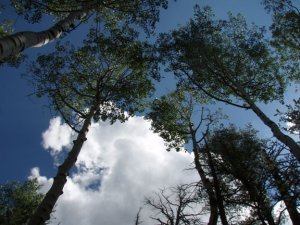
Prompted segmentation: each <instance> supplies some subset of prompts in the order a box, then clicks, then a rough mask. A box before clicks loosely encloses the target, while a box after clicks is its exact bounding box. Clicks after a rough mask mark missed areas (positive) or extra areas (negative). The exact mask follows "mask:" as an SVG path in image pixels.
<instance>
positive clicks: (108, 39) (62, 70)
mask: <svg viewBox="0 0 300 225" xmlns="http://www.w3.org/2000/svg"><path fill="white" fill-rule="evenodd" d="M95 32H96V31H95V30H91V32H90V36H89V39H87V40H86V41H85V43H84V46H83V47H80V48H77V49H76V48H75V47H73V46H71V45H59V44H58V45H57V46H56V52H54V53H51V54H48V55H41V56H39V57H38V59H37V61H36V63H33V64H32V65H31V66H30V67H29V71H30V72H31V73H32V76H31V77H29V79H31V81H32V82H33V85H34V87H35V94H36V95H37V96H44V95H46V96H48V97H49V99H50V104H51V106H52V108H53V109H54V110H55V111H58V112H59V113H60V114H61V115H62V116H63V117H64V119H65V121H66V122H67V123H68V124H69V125H70V126H72V127H73V128H74V129H76V126H77V124H78V122H80V119H84V118H85V116H86V113H87V112H88V109H89V108H90V107H92V106H94V105H95V104H96V106H95V107H97V111H96V113H95V115H94V119H95V120H96V121H97V120H99V119H100V120H103V121H105V120H109V121H110V122H111V123H113V122H115V121H116V120H120V121H125V120H126V119H127V118H128V116H131V115H133V113H134V112H136V111H139V110H143V104H144V103H143V101H142V99H143V98H145V97H147V96H148V94H149V92H151V91H152V89H153V87H152V83H151V74H150V73H151V72H148V71H149V68H150V67H151V66H152V65H151V63H152V60H151V57H148V55H147V54H146V53H145V51H144V50H146V49H147V48H148V47H149V46H148V45H147V44H146V43H142V42H139V41H135V35H134V33H132V32H129V31H128V33H127V34H125V33H124V32H123V33H122V34H123V36H122V38H120V37H119V36H115V35H111V36H104V35H102V34H98V35H97V36H95V35H94V33H95ZM125 35H126V36H125ZM53 68H55V69H53ZM99 105H100V107H99ZM125 111H126V112H125Z"/></svg>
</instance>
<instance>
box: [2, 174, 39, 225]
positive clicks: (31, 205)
mask: <svg viewBox="0 0 300 225" xmlns="http://www.w3.org/2000/svg"><path fill="white" fill-rule="evenodd" d="M39 188H40V185H39V184H38V182H37V180H28V181H26V182H24V183H20V182H9V183H6V184H2V185H1V186H0V224H3V225H23V224H26V223H27V222H28V220H29V218H30V217H31V216H32V214H33V213H34V210H35V209H36V208H37V206H38V205H39V203H40V202H41V201H42V198H43V195H42V194H40V193H39Z"/></svg>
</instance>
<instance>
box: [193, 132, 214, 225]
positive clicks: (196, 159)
mask: <svg viewBox="0 0 300 225" xmlns="http://www.w3.org/2000/svg"><path fill="white" fill-rule="evenodd" d="M192 141H193V152H194V162H195V167H196V170H197V172H198V174H199V176H200V179H201V181H202V182H203V186H204V188H205V191H206V193H207V195H208V198H209V205H210V216H209V222H208V224H207V225H217V222H218V204H217V199H216V196H215V193H214V190H213V186H212V184H211V183H210V181H209V180H208V179H207V177H206V175H205V172H204V170H203V169H202V166H201V163H200V155H199V146H198V144H197V142H196V137H195V133H194V131H192Z"/></svg>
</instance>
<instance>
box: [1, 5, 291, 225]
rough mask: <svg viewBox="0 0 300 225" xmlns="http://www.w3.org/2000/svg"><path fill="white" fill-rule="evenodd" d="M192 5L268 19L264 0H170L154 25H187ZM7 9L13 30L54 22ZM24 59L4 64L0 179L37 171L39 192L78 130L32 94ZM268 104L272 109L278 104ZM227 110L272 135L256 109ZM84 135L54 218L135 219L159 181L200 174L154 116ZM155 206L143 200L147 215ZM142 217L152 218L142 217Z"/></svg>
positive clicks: (76, 36)
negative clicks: (167, 141)
mask: <svg viewBox="0 0 300 225" xmlns="http://www.w3.org/2000/svg"><path fill="white" fill-rule="evenodd" d="M195 4H199V5H200V6H204V5H207V4H209V5H210V6H211V7H212V8H213V10H214V12H215V14H216V16H217V17H218V18H226V15H227V12H228V11H229V10H230V11H232V12H233V13H234V14H235V13H238V12H240V13H242V14H243V15H244V16H245V17H246V18H247V20H248V21H249V22H255V23H256V24H258V25H266V26H268V24H270V16H269V15H267V14H266V13H265V11H264V9H263V7H262V6H261V5H260V1H259V0H251V1H249V0H221V1H220V0H210V1H209V0H205V1H204V0H178V1H177V2H170V5H169V8H168V10H166V11H162V12H161V19H160V22H159V23H158V24H157V28H156V32H157V33H159V32H167V31H168V30H170V29H174V28H176V27H178V26H179V25H180V24H182V25H184V24H185V23H186V22H187V21H188V19H189V18H191V17H192V15H193V6H194V5H195ZM3 16H7V17H10V18H13V19H14V18H15V19H17V22H16V24H15V31H23V30H42V29H46V28H47V27H49V26H50V24H51V23H52V22H51V20H49V19H47V20H45V21H43V23H41V24H37V25H31V24H26V23H25V21H23V19H22V18H21V17H17V16H15V15H14V14H13V12H12V11H11V10H7V11H5V12H3ZM83 35H84V33H83V30H80V29H79V30H77V31H74V32H72V33H70V34H69V35H68V36H67V37H66V39H68V40H70V41H73V42H78V41H79V40H80V39H81V37H82V36H83ZM53 46H54V43H51V44H49V45H48V46H47V47H43V48H35V49H29V50H27V51H26V53H27V54H28V55H29V58H31V57H32V58H33V57H34V56H35V55H36V54H37V53H41V54H42V53H45V52H47V51H50V50H51V49H52V48H53ZM25 64H26V63H24V64H23V65H22V66H21V67H20V68H18V69H16V68H7V67H1V68H0V171H1V172H0V183H5V182H7V181H11V180H25V179H27V178H28V177H31V178H32V177H35V178H37V179H38V180H39V182H40V183H41V184H43V185H44V186H43V188H42V192H45V191H46V190H47V188H48V187H49V185H50V183H51V181H52V178H51V177H53V176H54V175H55V172H56V168H57V165H59V163H60V162H61V160H62V158H63V156H64V154H65V152H66V151H67V150H68V149H69V148H70V146H71V142H72V140H73V139H74V134H73V133H72V132H71V130H70V129H69V128H68V126H67V125H66V124H64V123H63V121H62V120H61V119H60V118H59V117H58V116H57V115H56V114H55V112H51V111H50V110H49V109H48V108H47V99H37V98H35V97H34V95H32V87H31V86H30V84H29V83H28V82H27V81H26V79H24V78H23V77H22V74H26V66H25ZM165 76H166V81H167V82H166V81H165V82H162V83H160V84H158V85H157V87H158V91H159V92H158V93H163V92H166V91H168V90H170V89H171V88H172V85H171V83H172V81H170V80H168V76H170V74H165ZM168 81H170V82H168ZM291 96H293V94H291ZM289 97H290V96H289ZM218 106H220V107H223V105H218ZM263 107H264V110H265V112H266V113H267V114H268V115H270V116H272V115H273V114H275V110H276V107H278V105H268V106H263ZM224 111H225V113H227V114H228V115H230V117H229V119H230V122H233V123H236V124H237V125H239V126H244V125H245V124H247V123H252V124H254V126H255V127H259V128H260V130H261V131H262V132H261V133H262V134H263V136H264V135H265V136H268V135H270V133H269V131H268V129H267V128H265V127H264V126H263V125H262V124H261V122H260V121H259V120H258V119H257V118H256V117H255V116H254V114H253V113H251V112H246V113H245V112H244V111H243V110H240V109H236V108H232V107H225V109H224ZM87 138H88V140H87V141H86V143H85V144H84V147H83V150H82V152H81V154H80V156H79V158H78V161H77V163H76V168H75V169H74V170H73V173H72V174H71V176H70V177H69V179H68V182H67V185H66V187H65V189H64V194H63V195H62V196H61V198H60V199H59V201H58V204H57V206H56V208H55V220H54V221H53V223H52V224H57V222H61V224H63V225H72V224H82V225H94V224H100V221H101V225H114V224H122V225H130V224H133V220H134V217H135V214H136V213H137V211H138V209H139V207H140V206H143V199H144V196H147V195H150V194H151V193H153V192H154V191H157V190H158V189H159V188H164V187H169V186H172V185H177V184H179V183H186V182H191V181H196V180H197V179H198V177H197V175H196V173H195V171H190V170H186V169H187V168H190V167H191V163H192V159H193V156H192V155H191V154H190V153H188V152H180V153H176V152H166V150H165V149H166V147H165V145H164V143H163V141H162V139H161V138H160V137H159V136H158V135H157V134H154V133H153V132H152V131H151V130H150V122H149V121H145V120H144V119H143V117H142V116H136V117H134V118H131V119H130V120H129V121H128V122H126V123H123V124H121V123H116V124H114V125H112V126H111V125H109V124H107V123H103V122H99V123H94V124H93V125H92V129H90V132H89V134H88V137H87ZM103 168H105V169H103ZM100 184H101V185H100ZM151 213H153V212H151V210H149V209H145V208H144V207H143V210H142V216H143V217H144V218H147V216H148V215H150V214H151ZM203 219H204V220H205V217H204V218H203ZM145 224H146V225H147V224H149V225H150V224H153V222H152V223H151V222H149V221H148V222H147V221H146V220H145Z"/></svg>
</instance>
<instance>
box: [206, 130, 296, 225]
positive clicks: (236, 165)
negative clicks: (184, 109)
mask: <svg viewBox="0 0 300 225" xmlns="http://www.w3.org/2000/svg"><path fill="white" fill-rule="evenodd" d="M207 139H208V140H207V147H209V148H210V149H211V151H212V152H214V153H215V154H217V155H218V156H219V157H221V159H222V160H221V162H220V158H219V163H218V164H217V171H218V174H223V176H224V173H225V174H226V175H232V176H233V177H234V178H235V179H237V180H239V181H240V182H241V184H242V186H241V187H240V188H241V190H242V189H244V190H246V191H247V192H248V193H249V195H246V196H243V195H240V197H238V198H236V199H235V200H234V201H235V202H236V203H238V204H245V203H247V202H250V203H251V202H252V206H251V207H252V208H253V209H254V210H255V214H256V216H257V217H258V219H259V220H260V221H261V222H262V223H264V221H268V223H269V224H274V219H273V217H274V216H272V207H273V206H272V205H275V204H277V203H278V202H280V201H283V202H284V203H285V205H286V209H287V211H288V213H289V216H290V218H291V220H292V222H293V224H295V225H296V224H299V221H300V220H299V218H300V217H299V216H300V214H299V212H298V210H297V201H298V200H297V199H298V196H297V194H296V193H295V189H294V187H293V186H295V185H296V186H297V182H298V181H297V180H299V176H298V179H297V178H296V180H295V179H294V178H293V179H291V178H287V179H286V178H284V174H290V175H292V174H294V173H295V172H291V171H292V170H293V169H292V168H291V167H290V164H293V163H292V161H291V159H288V158H287V157H284V155H283V152H285V153H284V154H287V153H286V147H284V146H283V145H282V144H280V143H278V142H274V141H267V140H262V139H259V138H258V137H257V131H255V130H254V129H253V128H251V127H248V128H247V129H243V130H239V131H238V130H237V129H236V128H235V127H233V126H231V127H229V128H220V129H217V130H215V131H214V132H213V133H212V134H211V135H210V136H208V138H207ZM288 155H289V154H288ZM217 159H218V158H217ZM294 160H295V159H294ZM294 163H295V162H294ZM296 164H297V160H296ZM295 174H297V172H296V173H295ZM235 186H237V187H238V186H239V185H238V184H237V183H235ZM274 193H276V194H274ZM245 197H246V199H245ZM236 200H238V201H236ZM229 201H231V199H229ZM255 214H253V215H252V218H251V220H253V219H254V218H255ZM280 219H281V218H280V216H279V217H278V223H279V222H280Z"/></svg>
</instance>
